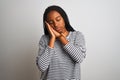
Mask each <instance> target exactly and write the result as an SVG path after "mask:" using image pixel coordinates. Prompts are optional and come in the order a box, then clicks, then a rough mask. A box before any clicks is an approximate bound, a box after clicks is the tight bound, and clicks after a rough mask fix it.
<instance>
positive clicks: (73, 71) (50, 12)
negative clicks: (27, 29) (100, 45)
mask: <svg viewBox="0 0 120 80" xmlns="http://www.w3.org/2000/svg"><path fill="white" fill-rule="evenodd" d="M43 23H44V32H45V34H44V35H43V36H42V37H41V39H40V42H39V52H38V56H37V60H36V62H37V66H38V68H39V69H40V71H41V72H42V74H41V80H68V79H69V80H72V79H73V80H80V63H81V62H82V61H83V59H84V58H85V56H86V54H85V52H86V49H85V41H84V37H83V35H82V34H81V32H79V31H75V30H74V29H73V28H72V27H71V25H70V23H69V20H68V17H67V15H66V13H65V11H64V10H63V9H62V8H61V7H59V6H49V7H48V8H47V9H46V10H45V12H44V16H43Z"/></svg>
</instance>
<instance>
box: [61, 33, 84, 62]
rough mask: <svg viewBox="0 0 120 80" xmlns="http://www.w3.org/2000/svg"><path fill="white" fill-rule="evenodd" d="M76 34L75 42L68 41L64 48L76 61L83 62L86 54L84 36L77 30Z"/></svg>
mask: <svg viewBox="0 0 120 80" xmlns="http://www.w3.org/2000/svg"><path fill="white" fill-rule="evenodd" d="M74 36H76V37H75V40H74V42H68V43H67V44H66V45H65V46H64V47H63V48H64V49H65V51H66V52H67V53H68V54H69V55H70V56H71V58H72V59H73V60H74V61H76V62H82V61H83V59H84V58H85V56H86V54H85V52H86V48H85V41H84V36H83V35H82V34H81V33H80V32H76V35H74Z"/></svg>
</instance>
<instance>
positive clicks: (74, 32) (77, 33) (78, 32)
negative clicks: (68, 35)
mask: <svg viewBox="0 0 120 80" xmlns="http://www.w3.org/2000/svg"><path fill="white" fill-rule="evenodd" d="M72 34H73V35H74V36H83V34H82V32H80V31H73V32H72Z"/></svg>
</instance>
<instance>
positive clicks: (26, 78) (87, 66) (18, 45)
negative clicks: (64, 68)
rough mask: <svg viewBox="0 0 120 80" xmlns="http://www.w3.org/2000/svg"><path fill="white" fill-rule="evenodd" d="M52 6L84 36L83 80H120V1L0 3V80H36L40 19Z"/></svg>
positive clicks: (17, 0) (7, 0) (26, 0)
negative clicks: (62, 10)
mask: <svg viewBox="0 0 120 80" xmlns="http://www.w3.org/2000/svg"><path fill="white" fill-rule="evenodd" d="M53 4H54V5H59V6H61V7H62V8H63V9H64V10H65V11H66V13H67V14H68V17H69V20H70V23H71V25H72V26H73V27H74V28H75V29H76V30H79V31H80V32H82V33H83V34H84V36H85V40H86V47H87V52H86V54H87V56H86V59H85V60H84V61H83V63H81V77H82V80H120V42H119V41H120V32H119V30H120V1H119V0H64V1H63V0H56V1H55V0H42V1H40V0H0V80H39V77H40V72H39V70H38V68H37V66H36V64H35V59H36V56H37V52H38V42H39V39H40V37H41V35H42V34H43V24H42V16H43V12H44V9H45V8H46V7H47V6H49V5H53Z"/></svg>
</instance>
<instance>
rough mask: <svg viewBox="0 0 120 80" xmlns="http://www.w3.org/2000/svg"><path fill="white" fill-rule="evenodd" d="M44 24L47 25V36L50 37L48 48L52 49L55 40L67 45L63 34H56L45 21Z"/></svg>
mask: <svg viewBox="0 0 120 80" xmlns="http://www.w3.org/2000/svg"><path fill="white" fill-rule="evenodd" d="M45 24H46V25H47V29H48V31H49V34H50V36H51V37H50V40H49V44H48V46H49V47H51V48H54V42H55V40H56V38H58V39H59V40H60V41H61V43H62V44H63V45H65V44H67V43H68V40H67V39H66V36H65V35H64V33H59V32H57V31H56V30H55V29H53V28H52V27H51V26H50V25H49V23H48V22H46V21H45Z"/></svg>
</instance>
